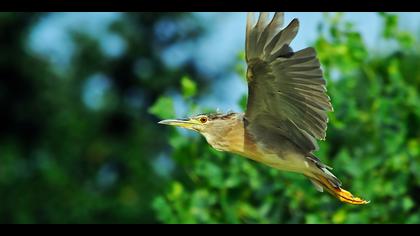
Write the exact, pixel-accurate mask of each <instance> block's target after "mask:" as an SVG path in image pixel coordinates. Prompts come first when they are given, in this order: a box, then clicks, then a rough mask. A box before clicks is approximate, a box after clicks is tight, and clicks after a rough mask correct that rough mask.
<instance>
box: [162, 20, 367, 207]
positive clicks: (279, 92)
mask: <svg viewBox="0 0 420 236" xmlns="http://www.w3.org/2000/svg"><path fill="white" fill-rule="evenodd" d="M283 18H284V14H283V13H275V14H274V16H273V17H272V19H271V20H269V14H268V13H260V15H259V17H258V20H256V19H255V17H254V14H253V13H248V16H247V25H246V43H245V55H246V63H247V73H246V77H247V82H248V100H247V107H246V111H245V113H233V112H230V113H223V114H222V113H212V114H201V115H197V116H193V117H190V118H187V119H173V120H163V121H160V122H159V123H160V124H165V125H173V126H178V127H182V128H186V129H190V130H194V131H197V132H199V133H201V134H202V135H203V136H204V137H205V138H206V140H207V142H208V143H209V144H210V145H211V146H212V147H213V148H215V149H216V150H219V151H226V152H231V153H235V154H239V155H241V156H244V157H247V158H249V159H252V160H254V161H257V162H261V163H263V164H265V165H268V166H270V167H273V168H276V169H279V170H283V171H290V172H296V173H300V174H303V175H304V176H306V177H307V178H308V179H309V180H310V181H311V182H312V183H313V185H314V186H315V188H316V189H317V190H318V191H320V192H322V191H323V190H326V191H327V192H329V193H330V194H332V195H333V196H335V197H337V198H338V199H339V200H340V201H342V202H346V203H350V204H366V203H368V201H366V200H363V199H361V198H358V197H355V196H353V194H351V193H350V192H348V191H346V190H344V189H342V188H341V182H340V180H338V178H337V177H335V176H334V175H333V174H332V173H331V172H330V171H331V169H332V168H331V167H329V166H327V165H325V164H323V163H322V162H321V160H319V159H318V158H317V157H316V156H315V155H314V154H313V152H314V151H316V150H318V145H317V140H324V139H325V136H326V129H327V123H328V116H327V112H331V111H333V107H332V105H331V102H330V98H329V97H328V96H327V94H326V87H325V85H326V82H325V80H324V78H323V75H322V71H321V68H320V63H319V60H318V59H317V56H316V51H315V49H314V48H311V47H309V48H305V49H302V50H300V51H293V50H292V48H291V47H290V43H291V42H292V40H293V39H294V38H295V36H296V34H297V33H298V29H299V21H298V19H296V18H295V19H293V20H292V21H291V22H290V23H289V24H288V25H287V26H286V27H284V28H283V29H282V26H283Z"/></svg>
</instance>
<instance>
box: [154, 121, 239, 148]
mask: <svg viewBox="0 0 420 236" xmlns="http://www.w3.org/2000/svg"><path fill="white" fill-rule="evenodd" d="M238 117H239V116H238V114H237V113H227V114H221V113H212V114H200V115H197V116H192V117H190V118H186V119H170V120H162V121H160V122H159V124H164V125H172V126H177V127H181V128H185V129H190V130H194V131H197V132H199V133H201V134H202V135H203V136H204V137H205V138H206V139H207V141H208V142H209V143H210V144H211V145H212V146H214V144H216V143H215V142H216V140H217V141H220V140H221V138H222V137H223V136H224V135H225V134H226V133H227V132H228V131H229V130H230V129H232V128H233V126H234V124H235V123H234V122H236V121H237V119H238Z"/></svg>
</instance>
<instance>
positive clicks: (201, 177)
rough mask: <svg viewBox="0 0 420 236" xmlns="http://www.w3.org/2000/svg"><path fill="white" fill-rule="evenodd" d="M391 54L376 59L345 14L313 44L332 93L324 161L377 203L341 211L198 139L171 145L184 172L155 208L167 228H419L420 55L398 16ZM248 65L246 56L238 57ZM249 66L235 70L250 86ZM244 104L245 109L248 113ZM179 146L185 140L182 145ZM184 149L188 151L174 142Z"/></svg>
mask: <svg viewBox="0 0 420 236" xmlns="http://www.w3.org/2000/svg"><path fill="white" fill-rule="evenodd" d="M380 15H381V16H382V19H383V29H384V30H383V34H382V37H381V39H380V40H381V41H382V42H383V43H384V45H388V44H392V45H393V47H392V48H390V49H389V50H385V51H383V52H379V53H376V52H373V50H370V49H369V48H368V47H367V46H366V45H365V43H364V40H363V37H362V35H361V34H360V33H359V32H358V31H357V30H356V29H355V28H354V26H353V25H352V24H351V23H350V22H345V21H344V20H343V18H342V16H343V14H333V15H330V14H326V15H325V19H324V20H325V21H324V23H322V24H323V25H321V26H320V27H319V37H318V39H317V40H316V42H315V47H316V49H317V51H318V55H319V59H320V61H321V64H322V67H323V70H324V73H325V77H326V79H327V81H328V85H327V87H328V91H329V92H328V93H329V95H330V97H331V99H332V103H333V105H334V108H335V112H334V113H330V114H329V116H330V123H329V129H328V134H327V140H326V141H325V142H320V147H321V148H320V151H319V152H318V153H316V154H317V156H319V157H320V159H321V160H323V161H324V162H325V163H326V164H328V165H330V166H332V167H334V171H333V172H334V173H335V174H336V175H337V176H338V177H339V178H340V179H341V180H342V181H343V187H344V188H345V189H348V190H350V191H351V192H353V193H355V194H356V195H359V196H362V197H364V198H366V199H369V200H371V203H370V204H369V205H366V206H350V205H344V204H342V203H340V202H339V201H338V200H336V199H334V198H333V197H331V196H330V195H328V194H326V193H319V192H317V191H316V190H315V189H314V188H313V187H312V185H311V183H309V182H308V181H307V180H306V179H305V178H304V177H303V176H299V175H296V174H291V173H284V172H280V171H277V170H274V169H271V168H269V167H266V166H263V165H261V164H258V163H255V162H253V161H250V160H247V159H245V158H243V157H239V156H236V155H232V154H228V153H221V152H218V151H215V150H213V149H212V148H211V147H209V146H208V144H207V143H206V142H205V141H204V140H203V138H202V137H199V136H198V135H195V136H192V137H185V135H184V134H181V133H178V132H174V133H171V134H170V136H169V140H170V142H169V143H170V145H171V147H172V150H171V155H172V158H173V159H174V160H175V162H176V166H177V169H178V171H177V172H176V173H175V174H174V176H173V181H171V183H170V184H168V185H167V187H166V191H165V192H164V193H163V194H161V195H160V196H158V197H156V198H155V200H154V204H153V207H154V209H155V212H156V214H157V217H158V219H159V220H160V221H161V222H167V223H303V222H305V223H418V222H419V220H420V215H419V213H418V212H419V206H420V195H419V193H420V188H419V187H418V186H420V185H419V184H420V182H419V181H420V175H419V173H420V157H419V154H420V109H418V104H420V94H419V93H418V91H420V71H419V67H420V65H419V62H420V52H418V51H416V50H413V45H414V42H415V38H414V36H413V35H411V34H409V33H407V32H404V31H401V30H400V29H399V27H398V18H397V16H396V15H393V14H388V13H381V14H380ZM239 57H240V59H241V60H242V59H243V53H242V54H240V56H239ZM241 63H242V62H241V61H239V62H238V66H236V67H235V68H234V70H235V71H236V72H237V73H238V74H239V75H241V76H244V67H243V64H241ZM245 101H246V95H244V96H243V97H242V98H241V100H240V101H238V102H239V104H240V105H241V107H244V106H245ZM180 136H181V137H180ZM179 139H184V140H187V141H183V142H173V141H171V140H179Z"/></svg>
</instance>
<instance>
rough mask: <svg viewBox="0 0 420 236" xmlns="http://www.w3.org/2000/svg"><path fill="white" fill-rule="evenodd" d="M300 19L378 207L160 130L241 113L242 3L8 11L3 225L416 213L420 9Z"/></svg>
mask: <svg viewBox="0 0 420 236" xmlns="http://www.w3.org/2000/svg"><path fill="white" fill-rule="evenodd" d="M294 17H297V18H299V19H300V21H301V28H300V32H299V34H298V36H297V38H296V39H295V41H294V42H293V44H292V47H293V48H294V49H297V50H299V49H302V48H304V47H308V46H314V47H315V48H316V49H317V51H318V54H319V58H320V60H321V63H322V66H323V70H324V73H325V78H326V79H327V81H328V93H329V95H330V97H331V99H332V103H333V105H334V107H335V112H334V113H330V114H329V116H330V123H329V128H328V132H327V140H326V141H323V142H320V150H319V151H318V152H317V153H316V155H317V156H319V157H320V159H321V160H323V161H324V162H325V163H326V164H328V165H330V166H332V167H333V168H334V173H335V174H336V175H337V176H338V177H339V178H340V179H341V180H342V182H343V186H344V188H346V189H348V190H350V191H352V192H353V193H355V194H356V195H359V196H362V197H364V198H366V199H369V200H371V203H370V204H369V205H366V206H350V205H344V204H342V203H340V202H339V201H337V200H336V199H334V198H332V197H331V196H330V195H328V194H326V193H319V192H317V191H316V190H315V189H314V188H313V186H312V184H311V183H310V182H309V181H307V179H306V178H305V177H303V176H300V175H297V174H292V173H285V172H280V171H277V170H275V169H271V168H269V167H266V166H263V165H261V164H258V163H255V162H253V161H250V160H247V159H244V158H241V157H239V156H235V155H231V154H227V153H221V152H217V151H215V150H213V149H212V148H210V147H209V146H208V145H207V144H206V143H205V141H204V139H203V138H201V137H200V136H199V135H197V134H195V133H192V132H187V131H184V130H180V129H176V128H173V127H166V126H159V125H158V124H157V121H159V119H164V118H174V117H186V116H189V115H194V114H197V113H202V112H207V111H215V110H216V109H219V110H220V111H228V110H234V111H240V110H241V109H243V107H244V105H245V102H246V92H247V87H246V82H245V77H244V74H245V63H244V52H243V48H244V35H245V19H246V14H245V13H0V35H1V36H0V49H1V50H0V108H1V113H0V117H1V122H0V223H420V211H419V210H420V94H419V89H420V47H419V36H420V14H418V13H286V21H290V20H291V19H292V18H294Z"/></svg>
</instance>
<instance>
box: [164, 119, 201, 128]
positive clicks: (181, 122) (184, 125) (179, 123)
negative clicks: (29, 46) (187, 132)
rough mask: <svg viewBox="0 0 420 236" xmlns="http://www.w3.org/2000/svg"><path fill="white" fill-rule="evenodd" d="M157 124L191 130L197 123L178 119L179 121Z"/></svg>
mask: <svg viewBox="0 0 420 236" xmlns="http://www.w3.org/2000/svg"><path fill="white" fill-rule="evenodd" d="M158 124H162V125H172V126H178V127H181V128H185V129H193V126H194V125H197V122H195V121H194V120H190V119H179V120H162V121H159V122H158Z"/></svg>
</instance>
